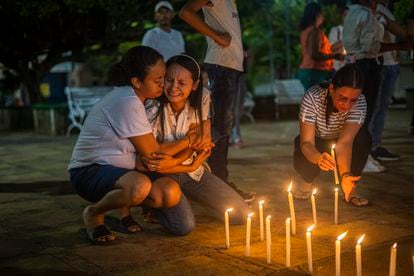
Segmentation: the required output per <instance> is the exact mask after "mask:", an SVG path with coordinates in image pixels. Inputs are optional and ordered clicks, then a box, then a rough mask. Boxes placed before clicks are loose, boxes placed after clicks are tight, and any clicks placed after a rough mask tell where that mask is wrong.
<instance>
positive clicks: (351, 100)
mask: <svg viewBox="0 0 414 276" xmlns="http://www.w3.org/2000/svg"><path fill="white" fill-rule="evenodd" d="M330 91H331V95H332V101H333V104H334V107H335V108H336V109H337V110H338V111H339V112H347V111H349V110H351V108H352V107H353V106H354V105H355V103H356V102H357V101H358V98H359V95H361V89H355V88H351V87H346V86H345V87H340V88H336V89H333V86H331V87H330Z"/></svg>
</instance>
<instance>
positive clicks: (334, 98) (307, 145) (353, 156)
mask: <svg viewBox="0 0 414 276" xmlns="http://www.w3.org/2000/svg"><path fill="white" fill-rule="evenodd" d="M362 87H363V75H362V73H361V71H360V70H359V68H358V67H357V66H355V65H354V64H348V65H345V66H344V67H342V68H341V69H339V71H338V72H336V73H335V74H334V76H333V78H332V82H331V83H329V84H326V83H323V84H321V85H315V86H313V87H312V88H310V89H309V90H308V91H306V93H305V95H304V97H303V99H302V103H301V105H300V113H299V120H300V123H299V126H300V134H299V136H298V137H296V138H295V142H294V143H295V151H294V156H293V166H294V168H295V170H296V172H297V173H299V175H300V176H301V177H302V179H303V180H304V183H303V184H301V185H300V186H299V189H297V190H296V191H295V192H294V196H295V197H296V198H299V199H307V198H309V197H310V193H311V189H312V183H313V181H314V179H315V178H316V177H317V176H318V175H319V173H320V171H321V170H322V171H330V170H334V169H335V166H336V167H337V169H338V175H339V176H340V181H341V186H342V190H343V191H344V194H345V200H346V202H349V203H350V204H352V205H354V206H365V205H367V204H368V200H367V199H366V198H365V197H363V196H362V195H360V194H359V192H358V191H357V189H356V184H357V183H358V181H359V180H360V178H361V173H362V169H363V168H364V165H365V162H366V160H367V157H368V154H369V150H370V146H371V143H370V142H371V140H370V136H369V133H368V130H367V128H366V127H363V123H364V119H365V115H366V102H365V97H364V96H363V95H362V94H361V90H362ZM332 144H335V150H336V160H334V159H333V158H332V157H331V155H330V154H329V151H330V148H331V146H332Z"/></svg>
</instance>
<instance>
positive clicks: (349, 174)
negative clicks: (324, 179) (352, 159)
mask: <svg viewBox="0 0 414 276" xmlns="http://www.w3.org/2000/svg"><path fill="white" fill-rule="evenodd" d="M344 176H352V173H351V172H343V173H342V174H341V178H343V177H344Z"/></svg>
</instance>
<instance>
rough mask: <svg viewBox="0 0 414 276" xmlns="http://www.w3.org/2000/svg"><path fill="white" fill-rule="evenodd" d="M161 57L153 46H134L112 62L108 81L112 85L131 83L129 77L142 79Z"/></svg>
mask: <svg viewBox="0 0 414 276" xmlns="http://www.w3.org/2000/svg"><path fill="white" fill-rule="evenodd" d="M160 59H161V60H162V59H163V57H162V55H161V54H160V53H158V52H157V51H156V50H154V49H153V48H150V47H147V46H136V47H133V48H131V49H129V50H128V52H126V53H125V55H124V56H123V58H122V60H121V61H120V62H118V63H116V64H114V65H113V66H112V67H111V68H110V69H109V72H108V83H109V84H110V85H113V86H124V85H131V78H134V77H136V78H138V79H139V80H140V81H144V79H145V78H146V76H147V75H148V72H149V68H150V67H151V66H153V65H155V64H156V63H157V62H158V61H159V60H160Z"/></svg>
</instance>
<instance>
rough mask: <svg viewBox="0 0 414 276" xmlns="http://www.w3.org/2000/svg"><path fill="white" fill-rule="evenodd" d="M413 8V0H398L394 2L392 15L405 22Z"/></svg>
mask: <svg viewBox="0 0 414 276" xmlns="http://www.w3.org/2000/svg"><path fill="white" fill-rule="evenodd" d="M413 9H414V1H413V0H399V1H398V2H396V3H394V16H395V18H396V19H397V21H398V22H401V23H402V24H404V25H405V24H407V21H408V17H409V16H410V14H411V12H412V10H413Z"/></svg>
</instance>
